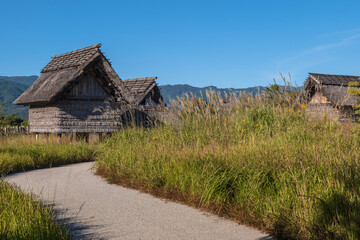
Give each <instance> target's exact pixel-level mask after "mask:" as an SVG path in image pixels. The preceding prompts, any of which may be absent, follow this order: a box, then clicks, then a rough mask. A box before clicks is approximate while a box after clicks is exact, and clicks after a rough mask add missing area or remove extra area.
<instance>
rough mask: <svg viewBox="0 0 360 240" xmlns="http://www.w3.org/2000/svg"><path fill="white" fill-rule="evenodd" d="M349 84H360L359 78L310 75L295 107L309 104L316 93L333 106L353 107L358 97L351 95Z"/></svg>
mask: <svg viewBox="0 0 360 240" xmlns="http://www.w3.org/2000/svg"><path fill="white" fill-rule="evenodd" d="M349 82H359V83H360V77H359V76H349V75H331V74H320V73H309V76H308V78H307V79H306V81H305V84H304V87H303V88H302V90H301V92H300V94H299V96H298V98H297V100H296V103H295V105H299V104H302V103H308V102H309V101H310V100H311V98H312V97H313V95H314V94H315V93H316V92H321V93H322V94H323V95H324V96H325V97H326V98H327V99H328V100H329V101H330V102H331V104H332V105H333V106H353V105H354V104H356V103H357V97H355V96H352V95H349V94H348V89H349V86H348V85H349Z"/></svg>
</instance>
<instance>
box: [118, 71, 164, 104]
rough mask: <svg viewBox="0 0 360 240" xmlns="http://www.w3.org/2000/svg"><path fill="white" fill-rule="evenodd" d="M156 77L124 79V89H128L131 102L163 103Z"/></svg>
mask: <svg viewBox="0 0 360 240" xmlns="http://www.w3.org/2000/svg"><path fill="white" fill-rule="evenodd" d="M156 79H157V77H146V78H133V79H125V80H123V81H124V84H125V87H126V91H129V93H130V95H131V96H132V99H133V104H135V105H141V106H154V105H159V104H161V103H164V99H163V97H162V95H161V92H160V89H159V87H158V86H157V84H156V82H155V80H156Z"/></svg>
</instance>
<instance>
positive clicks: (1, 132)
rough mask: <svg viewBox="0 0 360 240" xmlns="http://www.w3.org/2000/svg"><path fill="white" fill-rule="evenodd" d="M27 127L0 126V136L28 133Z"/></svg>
mask: <svg viewBox="0 0 360 240" xmlns="http://www.w3.org/2000/svg"><path fill="white" fill-rule="evenodd" d="M29 130H30V129H29V127H24V126H16V127H0V136H9V135H19V134H23V135H24V134H29Z"/></svg>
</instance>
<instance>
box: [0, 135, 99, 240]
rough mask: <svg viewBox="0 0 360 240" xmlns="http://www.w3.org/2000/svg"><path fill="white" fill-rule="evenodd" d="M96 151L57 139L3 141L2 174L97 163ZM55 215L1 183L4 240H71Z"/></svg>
mask: <svg viewBox="0 0 360 240" xmlns="http://www.w3.org/2000/svg"><path fill="white" fill-rule="evenodd" d="M94 157H95V154H94V147H93V146H92V145H88V144H83V143H73V142H70V141H68V140H66V139H65V140H63V142H62V143H57V139H56V138H52V137H50V138H47V139H43V140H41V141H35V139H34V136H16V137H2V138H0V174H1V175H5V174H10V173H14V172H19V171H25V170H33V169H38V168H46V167H52V166H57V165H61V164H68V163H75V162H83V161H90V160H94ZM70 238H71V236H70V234H69V233H68V232H67V231H66V229H65V227H64V226H60V225H58V224H57V223H56V218H55V216H54V211H53V209H52V207H51V206H46V205H44V204H42V203H41V201H40V200H39V199H37V198H36V197H34V196H32V195H28V194H25V193H23V192H21V190H20V189H19V188H17V187H15V186H11V185H9V184H8V183H6V182H5V181H4V180H0V239H70Z"/></svg>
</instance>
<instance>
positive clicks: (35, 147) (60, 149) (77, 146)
mask: <svg viewBox="0 0 360 240" xmlns="http://www.w3.org/2000/svg"><path fill="white" fill-rule="evenodd" d="M94 152H95V151H94V148H93V147H92V145H88V144H84V143H82V142H73V141H70V139H66V138H63V139H62V141H61V142H59V140H58V139H57V138H56V137H52V136H49V137H46V138H45V137H44V138H43V139H40V140H38V141H36V140H35V136H32V135H27V136H15V137H0V174H9V173H12V172H18V171H24V170H31V169H38V168H44V167H52V166H58V165H61V164H69V163H76V162H84V161H91V160H94V158H95V154H94Z"/></svg>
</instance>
